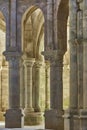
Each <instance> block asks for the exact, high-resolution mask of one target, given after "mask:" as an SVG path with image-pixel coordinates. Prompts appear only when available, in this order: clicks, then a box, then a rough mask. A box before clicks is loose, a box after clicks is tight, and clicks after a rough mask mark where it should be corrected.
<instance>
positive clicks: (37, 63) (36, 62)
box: [34, 61, 43, 68]
mask: <svg viewBox="0 0 87 130" xmlns="http://www.w3.org/2000/svg"><path fill="white" fill-rule="evenodd" d="M42 65H43V63H42V62H41V61H35V63H34V67H35V68H40V67H41V66H42Z"/></svg>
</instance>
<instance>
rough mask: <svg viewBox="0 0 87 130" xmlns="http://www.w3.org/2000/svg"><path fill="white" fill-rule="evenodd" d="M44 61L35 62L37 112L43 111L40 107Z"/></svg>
mask: <svg viewBox="0 0 87 130" xmlns="http://www.w3.org/2000/svg"><path fill="white" fill-rule="evenodd" d="M41 66H42V62H40V61H36V62H35V75H36V76H35V108H34V109H35V112H41V108H40V69H41Z"/></svg>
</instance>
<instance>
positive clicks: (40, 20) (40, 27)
mask: <svg viewBox="0 0 87 130" xmlns="http://www.w3.org/2000/svg"><path fill="white" fill-rule="evenodd" d="M36 12H37V14H36V17H35V18H34V22H33V25H31V26H33V28H32V29H33V32H32V33H33V34H34V36H35V39H32V40H34V41H33V42H34V43H31V44H32V45H33V44H34V45H33V46H32V51H33V52H32V54H31V55H32V57H34V58H36V57H39V56H38V55H39V52H40V51H39V49H40V48H41V47H39V46H40V39H41V35H44V21H45V19H44V15H43V12H42V10H41V9H40V8H38V6H31V7H30V8H29V9H27V10H26V12H25V13H24V15H23V22H22V26H23V24H24V25H26V26H27V24H30V23H31V19H32V18H33V16H34V15H35V13H36ZM30 17H32V18H30ZM29 18H30V20H29ZM35 24H36V27H35ZM25 28H26V27H25ZM32 29H31V30H32ZM23 30H24V26H23ZM23 30H22V37H23ZM36 32H37V33H36ZM30 37H31V34H30ZM23 38H24V37H23ZM30 42H32V41H31V39H30ZM25 44H26V43H24V39H22V50H23V51H25V50H24V46H26V45H25ZM43 44H44V43H43ZM30 46H31V45H30ZM30 46H29V47H30ZM42 51H43V50H42Z"/></svg>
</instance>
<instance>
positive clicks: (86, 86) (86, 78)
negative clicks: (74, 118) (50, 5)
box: [80, 0, 87, 130]
mask: <svg viewBox="0 0 87 130" xmlns="http://www.w3.org/2000/svg"><path fill="white" fill-rule="evenodd" d="M82 29H83V108H82V109H81V110H80V130H86V129H87V35H86V34H87V1H86V0H84V1H83V28H82Z"/></svg>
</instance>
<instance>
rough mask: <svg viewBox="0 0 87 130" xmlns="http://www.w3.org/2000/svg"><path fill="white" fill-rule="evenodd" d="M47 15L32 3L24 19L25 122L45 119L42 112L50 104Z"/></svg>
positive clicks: (22, 94)
mask: <svg viewBox="0 0 87 130" xmlns="http://www.w3.org/2000/svg"><path fill="white" fill-rule="evenodd" d="M44 22H45V20H44V15H43V12H42V11H41V9H40V8H38V7H36V6H33V7H31V8H30V9H29V10H28V11H26V12H25V14H24V17H23V21H22V29H23V30H22V37H23V38H22V40H23V43H22V50H23V56H22V69H21V75H22V76H21V94H20V96H21V106H22V107H23V108H24V112H25V125H37V124H41V123H42V122H43V119H44V116H43V113H44V111H45V110H46V109H49V106H50V102H49V99H50V95H49V93H50V92H49V63H47V62H45V60H44V57H43V56H42V55H41V52H42V51H44Z"/></svg>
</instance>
